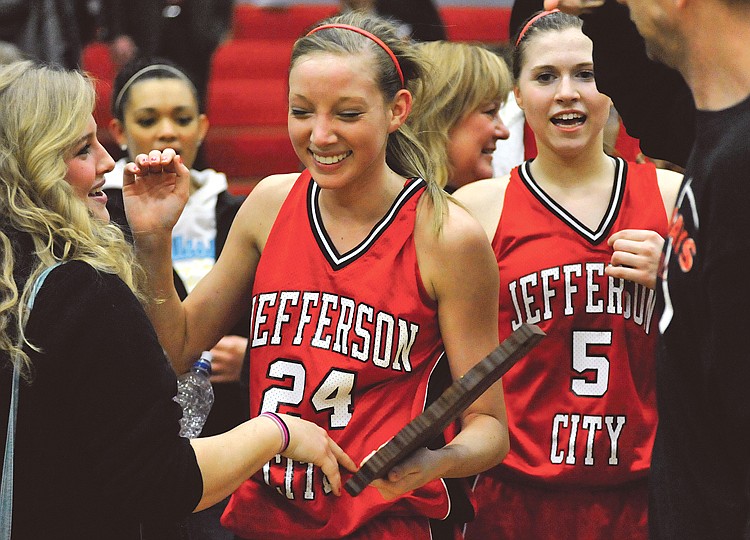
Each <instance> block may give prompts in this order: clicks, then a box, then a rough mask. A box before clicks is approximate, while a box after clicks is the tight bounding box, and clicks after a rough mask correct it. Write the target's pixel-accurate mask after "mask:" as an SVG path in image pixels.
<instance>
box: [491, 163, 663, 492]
mask: <svg viewBox="0 0 750 540" xmlns="http://www.w3.org/2000/svg"><path fill="white" fill-rule="evenodd" d="M529 163H530V162H528V161H527V162H525V163H523V164H522V165H521V166H520V167H518V168H516V169H514V170H513V171H512V173H511V176H510V182H509V184H508V187H507V190H506V193H505V202H504V205H503V212H502V215H501V218H500V222H499V224H498V228H497V231H496V233H495V237H494V239H493V241H492V245H493V248H494V251H495V255H496V257H497V260H498V261H499V262H498V265H499V268H500V281H501V284H500V337H501V339H502V338H504V337H505V336H507V335H508V334H510V333H511V331H513V330H515V329H516V328H517V327H518V326H519V325H520V324H521V323H524V322H525V323H533V324H537V325H539V326H540V327H541V328H542V330H544V331H545V332H546V333H547V338H546V339H545V340H544V341H543V342H542V343H541V344H540V345H539V346H537V347H536V348H535V349H534V350H532V351H531V353H530V354H529V355H528V356H527V357H526V358H524V359H522V360H521V361H520V362H519V363H518V364H517V365H516V366H515V367H514V368H513V369H512V370H511V371H510V372H509V373H508V374H507V375H505V376H504V377H503V388H504V391H505V400H506V404H507V410H508V421H509V429H510V440H511V445H510V453H509V454H508V456H507V457H506V458H505V460H504V461H503V463H502V464H501V465H499V466H498V467H496V468H495V469H493V470H492V471H490V472H488V473H486V474H490V475H496V476H498V477H500V478H509V479H510V478H513V479H518V480H521V481H528V482H532V483H533V482H534V481H539V482H544V483H545V485H549V484H556V485H560V486H597V485H599V486H604V485H608V486H612V485H617V484H620V483H624V482H628V481H632V480H634V479H636V478H642V477H644V476H645V475H646V474H647V471H648V468H649V463H650V456H651V447H652V443H653V438H654V433H655V429H656V402H655V359H654V356H655V347H656V342H657V336H658V326H657V322H658V317H656V316H655V314H654V309H655V293H654V291H652V290H650V289H648V288H646V287H643V286H640V285H636V284H635V283H632V282H627V281H624V280H621V279H613V278H610V277H608V276H606V275H605V274H604V268H605V267H606V266H607V265H608V264H609V261H610V258H611V256H612V251H613V250H612V249H611V248H610V247H609V246H608V245H607V239H608V238H609V236H611V235H612V234H613V233H615V232H617V231H620V230H622V229H648V230H653V231H656V232H658V233H659V234H660V235H662V236H666V234H667V226H668V221H667V215H666V211H665V209H664V204H663V202H662V197H661V193H660V191H659V187H658V184H657V179H656V171H655V168H654V167H653V165H650V164H648V165H638V164H634V163H626V162H625V161H624V160H622V159H619V158H617V159H615V165H616V171H615V181H614V186H613V190H612V196H611V199H610V202H609V206H608V208H607V212H606V214H605V216H604V218H603V219H602V222H601V223H600V225H599V227H598V228H597V229H596V230H590V229H589V228H587V227H586V226H585V225H583V224H582V223H580V222H579V221H578V220H576V219H575V218H574V217H573V216H572V215H570V214H569V213H568V212H566V210H565V209H564V208H562V207H561V206H559V205H558V204H557V203H556V202H555V201H554V200H552V199H551V198H550V197H549V196H548V195H547V194H546V193H545V192H544V191H543V190H542V189H541V188H540V187H539V185H538V184H537V183H536V182H535V181H534V178H533V177H532V175H531V173H530V168H529Z"/></svg>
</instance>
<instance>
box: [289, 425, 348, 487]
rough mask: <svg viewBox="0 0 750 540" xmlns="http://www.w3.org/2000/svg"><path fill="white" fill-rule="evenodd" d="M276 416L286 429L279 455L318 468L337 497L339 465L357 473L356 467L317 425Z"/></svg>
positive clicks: (339, 474)
mask: <svg viewBox="0 0 750 540" xmlns="http://www.w3.org/2000/svg"><path fill="white" fill-rule="evenodd" d="M279 416H280V417H281V418H282V419H283V420H284V423H285V424H286V425H287V428H288V429H289V446H288V447H287V449H286V450H285V451H284V453H283V454H282V455H283V456H284V457H288V458H291V459H293V460H295V461H300V462H303V463H312V464H314V465H316V466H318V467H320V469H321V470H322V471H323V474H325V475H326V478H328V482H329V483H330V484H331V489H332V490H333V493H334V494H335V495H341V472H340V471H339V464H341V465H342V466H343V467H344V468H345V469H346V470H348V471H349V472H352V473H354V472H357V464H356V463H354V461H352V458H350V457H349V456H348V455H347V454H346V452H344V451H343V450H342V449H341V447H340V446H339V445H338V444H336V442H335V441H334V440H333V439H331V438H330V437H329V436H328V433H326V431H325V430H324V429H323V428H321V427H320V426H318V425H316V424H313V423H312V422H308V421H306V420H303V419H301V418H298V417H296V416H290V415H288V414H280V415H279Z"/></svg>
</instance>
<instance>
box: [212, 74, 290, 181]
mask: <svg viewBox="0 0 750 540" xmlns="http://www.w3.org/2000/svg"><path fill="white" fill-rule="evenodd" d="M287 109H288V106H287V82H286V78H283V79H218V80H211V81H210V82H209V87H208V102H207V114H208V117H209V120H210V122H211V127H210V129H209V131H208V134H207V136H206V140H205V142H204V149H205V155H206V158H207V161H208V163H211V164H212V165H214V166H216V167H217V168H219V170H221V171H223V172H224V173H226V175H227V176H228V177H229V178H230V180H231V181H232V182H233V183H234V184H236V185H243V186H247V185H248V184H247V181H248V180H249V181H250V182H251V184H250V185H253V184H252V181H254V180H257V179H258V178H262V177H264V176H268V175H269V174H275V173H283V172H292V171H296V170H299V160H298V159H297V155H296V154H295V153H294V149H293V148H292V144H291V142H290V141H289V134H288V132H287ZM235 192H236V190H235Z"/></svg>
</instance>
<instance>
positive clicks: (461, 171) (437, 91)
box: [409, 41, 513, 192]
mask: <svg viewBox="0 0 750 540" xmlns="http://www.w3.org/2000/svg"><path fill="white" fill-rule="evenodd" d="M420 50H421V51H422V53H423V54H424V56H425V58H426V60H427V61H428V62H429V63H430V70H429V75H428V76H427V77H426V78H425V79H424V80H423V81H421V84H419V85H417V86H416V87H415V92H414V109H413V111H412V115H411V116H410V117H409V125H410V126H411V128H412V129H413V130H414V132H415V133H416V134H417V137H418V138H419V141H420V142H421V143H422V145H424V147H425V148H426V150H427V152H428V154H429V155H430V156H431V157H432V159H433V160H434V161H435V182H436V183H438V184H439V185H441V186H442V187H444V188H445V189H446V190H447V191H449V192H453V191H454V190H456V189H458V188H460V187H461V186H464V185H466V184H468V183H470V182H474V181H476V180H481V179H484V178H491V177H492V176H494V175H493V170H492V154H493V152H494V151H495V144H496V143H497V141H498V140H501V139H502V140H504V139H507V138H508V136H509V135H510V132H509V131H508V128H507V127H506V126H505V124H503V121H502V120H501V119H500V116H499V115H498V112H499V110H500V107H501V106H502V105H503V103H505V100H506V99H507V97H508V94H509V93H510V91H511V89H512V88H513V82H512V79H511V76H510V72H509V70H508V67H507V65H506V64H505V61H504V60H503V59H502V58H501V57H500V56H498V55H497V54H495V53H494V52H492V51H490V50H489V49H487V48H485V47H483V46H482V45H476V44H471V43H453V42H447V41H434V42H430V43H424V44H422V45H420Z"/></svg>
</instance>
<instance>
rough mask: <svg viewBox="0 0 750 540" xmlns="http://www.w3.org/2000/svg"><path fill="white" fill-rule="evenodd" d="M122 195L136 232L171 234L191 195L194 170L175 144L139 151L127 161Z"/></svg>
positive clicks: (135, 234)
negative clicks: (170, 146) (187, 165)
mask: <svg viewBox="0 0 750 540" xmlns="http://www.w3.org/2000/svg"><path fill="white" fill-rule="evenodd" d="M122 195H123V200H124V203H125V214H126V216H127V218H128V224H129V225H130V229H131V230H132V232H133V235H134V236H137V235H142V234H148V233H154V232H159V231H168V232H169V233H170V234H171V231H172V228H173V227H174V225H175V223H177V220H178V219H179V217H180V214H181V213H182V209H183V208H184V207H185V204H186V203H187V200H188V197H189V196H190V170H189V169H188V168H187V167H185V165H184V164H183V162H182V157H181V156H179V155H177V153H176V152H175V151H174V150H173V149H171V148H166V149H165V150H163V151H159V150H152V151H151V152H149V153H148V154H138V155H137V156H136V158H135V160H134V161H132V162H130V163H128V164H127V165H125V171H124V173H123V186H122Z"/></svg>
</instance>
